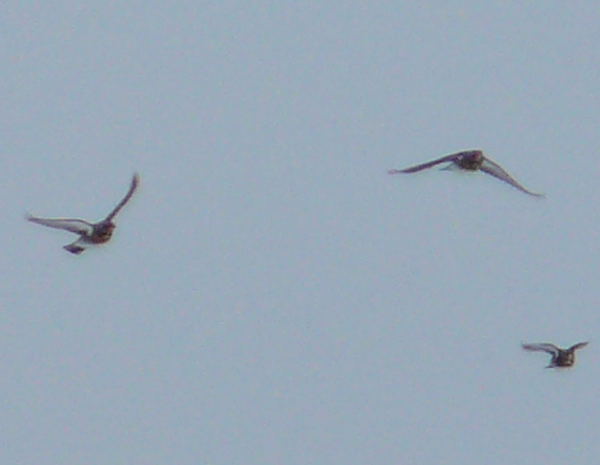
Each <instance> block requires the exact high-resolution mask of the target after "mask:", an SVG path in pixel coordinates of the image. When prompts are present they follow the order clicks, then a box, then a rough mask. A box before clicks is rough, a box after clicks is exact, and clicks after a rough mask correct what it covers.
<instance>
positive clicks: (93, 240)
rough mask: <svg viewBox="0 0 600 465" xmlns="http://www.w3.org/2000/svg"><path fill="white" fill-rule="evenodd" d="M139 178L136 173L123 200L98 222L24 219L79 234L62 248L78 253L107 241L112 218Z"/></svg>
mask: <svg viewBox="0 0 600 465" xmlns="http://www.w3.org/2000/svg"><path fill="white" fill-rule="evenodd" d="M139 181H140V178H139V176H138V174H137V173H135V174H134V175H133V178H132V179H131V185H130V186H129V191H128V192H127V194H126V195H125V197H123V200H121V201H120V202H119V204H118V205H117V206H116V207H115V208H114V209H113V211H111V212H110V213H109V214H108V216H107V217H106V218H104V219H103V220H102V221H99V222H98V223H89V222H87V221H85V220H80V219H75V218H36V217H35V216H31V215H27V216H26V219H27V220H29V221H32V222H34V223H38V224H42V225H44V226H48V227H50V228H57V229H64V230H65V231H69V232H72V233H75V234H79V239H77V240H76V241H75V242H72V243H71V244H67V245H65V246H64V247H63V248H64V249H66V250H68V251H69V252H71V253H73V254H76V255H79V254H80V253H81V252H83V251H84V250H85V249H86V246H88V245H90V244H103V243H105V242H108V241H109V240H110V238H111V236H112V233H113V231H114V229H115V228H116V225H115V224H114V223H113V222H112V220H113V218H114V217H115V216H116V215H117V213H119V210H121V208H123V206H124V205H125V204H126V203H127V202H128V201H129V199H130V198H131V196H132V195H133V193H134V191H135V189H136V188H137V186H138V184H139Z"/></svg>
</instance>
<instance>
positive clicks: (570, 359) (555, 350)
mask: <svg viewBox="0 0 600 465" xmlns="http://www.w3.org/2000/svg"><path fill="white" fill-rule="evenodd" d="M586 345H588V342H578V343H577V344H575V345H572V346H571V347H569V348H568V349H561V348H560V347H557V346H555V345H554V344H550V343H548V342H541V343H535V344H521V347H523V349H525V350H531V351H543V352H547V353H549V354H550V355H552V359H551V360H550V364H549V365H548V366H547V367H546V368H556V367H570V366H573V365H574V364H575V351H576V350H577V349H581V348H582V347H585V346H586Z"/></svg>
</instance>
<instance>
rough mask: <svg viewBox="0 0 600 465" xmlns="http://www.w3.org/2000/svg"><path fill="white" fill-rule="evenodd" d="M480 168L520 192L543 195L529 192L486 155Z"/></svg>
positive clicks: (537, 195)
mask: <svg viewBox="0 0 600 465" xmlns="http://www.w3.org/2000/svg"><path fill="white" fill-rule="evenodd" d="M480 170H481V171H483V172H484V173H487V174H489V175H492V176H494V177H495V178H497V179H500V180H501V181H504V182H507V183H508V184H510V185H511V186H513V187H516V188H517V189H519V190H520V191H522V192H525V193H526V194H529V195H534V196H536V197H544V194H538V193H536V192H531V191H530V190H528V189H526V188H525V187H524V186H522V185H521V184H519V183H518V182H517V180H516V179H515V178H513V177H512V176H511V175H510V174H508V173H507V172H506V171H505V170H504V168H502V167H501V166H500V165H499V164H498V163H496V162H494V161H492V160H490V159H489V158H487V157H486V158H485V160H484V161H483V164H482V165H481V168H480Z"/></svg>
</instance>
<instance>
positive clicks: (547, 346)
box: [521, 342, 559, 355]
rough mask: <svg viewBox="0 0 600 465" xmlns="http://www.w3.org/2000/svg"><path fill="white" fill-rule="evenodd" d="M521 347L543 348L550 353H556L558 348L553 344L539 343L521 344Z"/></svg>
mask: <svg viewBox="0 0 600 465" xmlns="http://www.w3.org/2000/svg"><path fill="white" fill-rule="evenodd" d="M521 347H523V349H525V350H543V351H544V352H548V353H549V354H552V355H558V352H559V349H558V347H556V346H555V345H554V344H549V343H546V342H544V343H539V344H521Z"/></svg>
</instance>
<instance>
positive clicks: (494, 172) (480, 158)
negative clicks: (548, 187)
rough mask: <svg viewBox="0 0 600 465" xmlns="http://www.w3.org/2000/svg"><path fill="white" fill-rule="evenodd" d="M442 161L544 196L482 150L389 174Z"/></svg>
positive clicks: (530, 193) (396, 171) (457, 154)
mask: <svg viewBox="0 0 600 465" xmlns="http://www.w3.org/2000/svg"><path fill="white" fill-rule="evenodd" d="M440 163H450V165H448V166H449V167H451V166H457V167H458V168H460V169H463V170H467V171H483V172H484V173H487V174H489V175H491V176H494V177H495V178H498V179H500V180H501V181H504V182H507V183H508V184H510V185H511V186H513V187H516V188H517V189H519V190H520V191H522V192H525V193H526V194H529V195H534V196H536V197H543V196H544V194H537V193H535V192H531V191H530V190H528V189H526V188H525V187H524V186H522V185H521V184H519V183H518V182H517V180H516V179H515V178H513V177H512V176H511V175H510V174H508V173H507V172H506V171H505V170H504V169H503V168H502V167H501V166H500V165H499V164H498V163H496V162H495V161H493V160H490V159H489V158H488V157H486V156H484V155H483V152H482V151H481V150H466V151H464V152H457V153H453V154H451V155H446V156H445V157H442V158H438V159H437V160H432V161H428V162H427V163H422V164H420V165H416V166H411V167H410V168H405V169H403V170H389V171H388V173H389V174H399V173H415V172H417V171H421V170H424V169H427V168H431V167H432V166H435V165H438V164H440Z"/></svg>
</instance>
